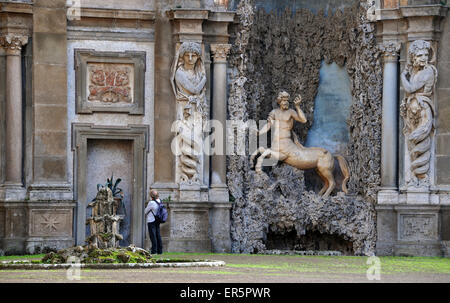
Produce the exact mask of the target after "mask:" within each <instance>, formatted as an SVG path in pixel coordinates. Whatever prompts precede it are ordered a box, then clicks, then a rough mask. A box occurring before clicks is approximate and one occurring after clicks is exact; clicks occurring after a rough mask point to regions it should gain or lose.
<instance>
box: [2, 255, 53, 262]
mask: <svg viewBox="0 0 450 303" xmlns="http://www.w3.org/2000/svg"><path fill="white" fill-rule="evenodd" d="M44 256H45V254H38V255H23V256H0V261H11V260H22V259H25V260H32V259H42V258H43V257H44Z"/></svg>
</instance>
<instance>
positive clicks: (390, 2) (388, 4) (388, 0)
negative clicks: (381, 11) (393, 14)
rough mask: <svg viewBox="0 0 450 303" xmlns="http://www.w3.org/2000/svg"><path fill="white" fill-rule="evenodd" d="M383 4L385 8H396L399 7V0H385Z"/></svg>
mask: <svg viewBox="0 0 450 303" xmlns="http://www.w3.org/2000/svg"><path fill="white" fill-rule="evenodd" d="M383 4H384V5H383V7H384V8H396V7H398V4H399V0H384V1H383Z"/></svg>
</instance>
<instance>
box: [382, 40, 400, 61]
mask: <svg viewBox="0 0 450 303" xmlns="http://www.w3.org/2000/svg"><path fill="white" fill-rule="evenodd" d="M379 48H380V50H381V51H382V52H383V53H384V56H385V57H387V58H393V59H396V58H397V56H398V53H399V51H400V48H401V44H400V43H399V42H397V41H386V42H384V43H383V44H381V45H380V46H379Z"/></svg>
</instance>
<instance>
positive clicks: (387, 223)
mask: <svg viewBox="0 0 450 303" xmlns="http://www.w3.org/2000/svg"><path fill="white" fill-rule="evenodd" d="M383 3H384V6H377V9H376V13H375V16H376V20H377V23H378V24H377V25H378V26H377V29H378V33H377V34H378V37H379V39H380V41H381V42H384V43H383V44H384V45H382V46H381V50H382V51H383V55H384V63H385V64H384V71H383V73H384V81H383V120H382V121H383V138H382V150H383V154H382V168H381V170H382V184H381V185H382V188H381V189H380V191H379V193H378V205H377V206H376V210H377V248H376V253H377V255H422V256H441V255H443V251H444V249H445V245H444V242H445V241H443V240H446V235H445V233H444V231H443V230H442V226H446V223H447V221H448V218H447V217H445V216H443V214H444V213H445V211H444V210H445V209H446V208H445V206H444V205H440V204H443V203H442V197H443V196H445V194H444V195H441V194H440V193H439V189H438V190H437V191H436V187H439V186H438V185H436V184H435V181H434V174H435V169H436V170H439V169H440V168H439V167H434V165H435V160H434V156H433V154H434V148H435V147H434V144H431V158H430V162H429V164H430V170H429V176H430V180H429V181H430V182H429V183H430V185H429V186H428V185H427V186H424V187H422V188H420V187H414V186H411V184H409V180H410V179H411V178H410V176H411V166H410V163H409V158H410V154H409V151H408V149H409V148H410V146H408V142H407V136H408V134H409V133H410V131H409V129H410V128H411V125H406V124H405V119H399V116H400V112H402V113H403V116H405V107H407V106H409V103H411V102H410V101H411V98H414V96H413V95H414V93H415V91H416V90H417V89H415V88H414V87H415V86H414V85H408V84H407V87H406V88H405V87H404V85H399V81H398V79H399V78H400V79H401V81H402V83H403V82H404V79H402V77H404V78H405V79H406V80H407V82H411V81H412V82H414V81H416V80H414V79H412V78H414V77H411V76H412V74H413V73H416V72H417V71H413V70H412V67H411V58H410V57H411V56H410V55H409V54H408V52H409V47H410V45H411V44H412V43H413V42H414V41H416V40H424V41H427V42H429V43H430V44H431V49H432V52H433V53H437V51H438V48H439V43H440V42H439V41H440V39H441V31H442V30H441V24H442V22H441V19H442V18H443V17H445V15H446V12H447V10H448V8H447V7H446V6H445V5H442V4H440V3H438V2H437V1H434V2H427V3H424V1H412V0H410V1H406V0H405V1H404V0H401V1H383ZM399 42H401V44H402V45H403V47H402V50H401V52H400V56H398V51H399ZM398 57H399V59H398ZM428 59H429V63H431V64H433V65H436V62H435V60H436V59H437V60H439V58H437V57H436V56H433V55H432V56H430V57H429V58H428ZM397 60H398V61H397ZM433 61H434V62H433ZM408 65H409V66H408ZM399 67H400V68H401V70H400V69H399ZM432 69H434V68H430V70H432ZM422 77H424V76H422ZM427 77H430V74H428V75H427ZM415 83H417V81H416V82H415ZM424 89H425V88H424ZM426 90H427V92H426V95H427V96H428V97H427V98H429V101H427V102H428V103H429V102H432V103H435V102H436V94H433V93H431V94H430V87H427V88H426ZM397 91H399V94H398V95H397ZM411 96H412V97H411ZM408 98H409V99H408ZM400 100H403V101H402V102H403V103H402V104H403V105H402V106H399V105H400ZM408 100H409V101H408ZM427 102H425V103H427ZM433 105H434V104H433ZM436 114H437V115H439V113H438V112H437V113H436ZM423 117H424V116H422V118H423ZM394 121H395V122H394ZM397 121H398V122H399V123H398V125H399V127H398V128H397V126H393V129H392V130H391V132H389V130H390V129H391V126H392V124H393V123H397ZM405 126H407V128H405ZM438 127H439V126H438ZM391 144H394V146H395V148H394V146H392V145H391ZM393 152H394V154H392V153H393ZM396 158H398V163H395V164H394V165H392V161H395V159H396ZM390 159H392V160H390ZM394 167H396V168H395V169H397V170H398V179H395V178H393V172H394ZM397 184H398V185H397ZM441 190H442V189H441ZM446 218H447V219H446ZM447 225H448V224H447Z"/></svg>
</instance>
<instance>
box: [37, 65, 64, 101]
mask: <svg viewBox="0 0 450 303" xmlns="http://www.w3.org/2000/svg"><path fill="white" fill-rule="evenodd" d="M33 83H34V98H33V101H34V103H35V104H61V105H66V104H67V68H66V66H65V65H53V64H35V65H34V70H33ZM49 92H51V93H49Z"/></svg>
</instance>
